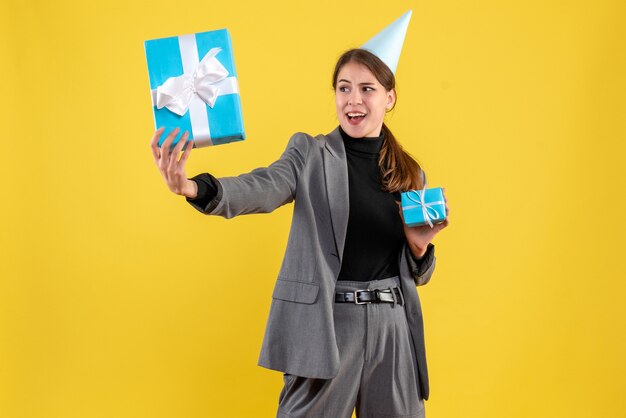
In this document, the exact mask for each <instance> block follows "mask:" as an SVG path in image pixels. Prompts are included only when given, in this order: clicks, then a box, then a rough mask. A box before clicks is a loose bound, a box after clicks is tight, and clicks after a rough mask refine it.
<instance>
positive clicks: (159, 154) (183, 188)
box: [150, 127, 198, 199]
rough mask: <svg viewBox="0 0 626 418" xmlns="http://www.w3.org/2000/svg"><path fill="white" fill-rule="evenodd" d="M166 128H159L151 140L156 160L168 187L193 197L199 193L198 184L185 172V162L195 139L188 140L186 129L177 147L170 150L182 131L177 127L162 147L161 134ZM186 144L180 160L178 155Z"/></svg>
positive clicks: (180, 193)
mask: <svg viewBox="0 0 626 418" xmlns="http://www.w3.org/2000/svg"><path fill="white" fill-rule="evenodd" d="M164 130H165V128H164V127H161V128H159V129H157V130H156V132H155V133H154V137H152V141H151V142H150V148H151V149H152V156H153V157H154V162H155V164H156V165H157V167H158V168H159V171H160V172H161V175H162V176H163V178H164V179H165V182H166V183H167V187H169V189H170V190H171V191H172V192H174V193H176V194H178V195H183V196H186V197H189V198H192V199H193V198H194V197H196V195H197V194H198V185H197V184H196V182H195V181H193V180H189V179H188V178H187V175H186V174H185V163H186V162H187V159H188V158H189V154H190V153H191V149H192V148H193V141H189V142H187V138H189V133H188V132H186V131H185V133H183V135H182V136H181V137H180V140H179V141H178V143H177V144H176V147H174V150H173V151H172V152H170V146H171V145H172V142H174V138H176V135H178V132H180V130H179V129H178V128H175V129H174V130H173V131H172V132H170V134H169V135H168V136H167V138H165V141H163V143H162V144H161V148H159V146H158V143H159V138H161V134H162V133H163V131H164ZM185 144H187V146H186V147H185V152H183V155H182V157H180V160H179V159H178V155H179V153H180V152H181V150H182V148H183V145H185Z"/></svg>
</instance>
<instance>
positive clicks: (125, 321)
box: [0, 0, 626, 418]
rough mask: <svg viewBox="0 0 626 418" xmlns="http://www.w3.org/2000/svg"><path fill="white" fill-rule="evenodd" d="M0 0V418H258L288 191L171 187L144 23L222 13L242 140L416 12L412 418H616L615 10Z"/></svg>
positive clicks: (205, 152)
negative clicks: (202, 207)
mask: <svg viewBox="0 0 626 418" xmlns="http://www.w3.org/2000/svg"><path fill="white" fill-rule="evenodd" d="M381 4H382V3H380V2H377V1H368V0H362V1H359V2H356V3H355V2H344V3H337V2H331V1H316V2H311V3H300V2H291V1H264V2H260V1H249V2H242V1H230V2H222V3H218V2H209V1H191V0H190V1H183V2H171V1H163V0H154V1H143V2H134V3H132V4H128V3H127V2H125V1H117V0H116V1H106V2H105V1H100V2H95V3H93V4H91V2H83V1H55V2H48V1H31V2H23V1H18V0H8V1H7V0H2V3H1V8H0V53H1V55H0V57H1V59H2V62H1V63H0V64H1V65H0V68H1V70H0V72H1V74H2V77H1V79H2V82H1V83H0V97H1V99H0V103H1V104H0V106H1V109H0V110H1V111H0V114H1V115H2V116H1V118H2V120H1V122H2V128H1V132H2V143H3V151H2V154H3V155H2V161H3V162H2V164H0V170H1V171H0V178H1V179H2V195H3V198H2V205H1V208H0V215H1V219H2V222H1V227H2V234H1V238H0V239H1V241H0V246H1V248H0V249H1V253H0V254H1V255H0V257H1V258H2V259H1V263H0V275H1V280H0V416H1V417H2V418H5V417H6V418H22V417H37V418H56V417H59V418H74V417H76V418H78V417H81V418H82V417H88V418H99V417H107V418H109V417H116V418H126V417H129V418H130V417H132V418H138V417H155V418H157V417H168V418H171V417H182V418H192V417H272V416H275V410H276V405H277V400H278V394H279V392H280V389H281V387H282V376H281V374H280V373H276V372H273V371H269V370H267V369H263V368H261V367H258V366H256V361H257V358H258V353H259V350H260V345H261V340H262V336H263V331H264V326H265V321H266V319H267V314H268V311H269V306H270V301H271V291H272V287H273V285H274V280H275V277H276V273H277V271H278V268H279V266H280V262H281V259H282V255H283V251H284V247H285V244H286V238H287V233H288V229H289V224H290V216H291V210H292V207H291V206H290V205H288V206H285V207H282V208H280V209H278V210H277V211H275V212H274V213H273V214H270V215H252V216H243V217H240V218H235V219H232V220H225V219H222V218H217V217H207V216H203V215H202V214H200V213H199V212H197V211H196V210H195V209H193V208H192V207H191V206H190V205H188V204H187V203H186V202H185V200H184V198H182V197H180V196H175V195H174V194H172V193H170V192H169V191H168V189H167V187H166V186H165V183H164V182H163V180H162V179H161V176H160V175H159V172H158V171H157V168H156V166H155V165H154V162H153V161H152V156H151V153H150V150H149V141H150V138H151V136H152V133H153V131H154V125H153V119H152V112H151V108H150V94H149V82H148V75H147V69H146V62H145V56H144V49H143V41H144V40H146V39H153V38H158V37H164V36H173V35H179V34H186V33H193V32H201V31H206V30H212V29H220V28H223V27H228V28H229V29H230V31H231V35H232V37H233V44H234V54H235V61H236V65H237V70H238V73H239V79H240V88H241V92H242V102H243V112H244V121H245V127H246V131H247V135H248V139H247V140H246V141H244V142H240V143H236V144H229V145H223V146H219V147H215V148H212V149H207V148H201V149H196V150H194V151H193V152H192V155H191V158H190V160H189V162H188V172H187V174H188V176H189V177H191V176H192V175H195V174H197V173H200V172H205V171H208V172H211V173H213V174H215V175H217V176H224V175H235V174H238V173H243V172H247V171H249V170H251V169H253V168H255V167H259V166H264V165H267V164H269V163H271V162H272V161H274V160H275V159H276V158H278V156H279V155H280V153H281V152H282V151H283V149H284V147H285V145H286V143H287V140H288V139H289V137H290V135H291V134H292V133H294V132H296V131H305V132H309V133H311V134H317V133H327V132H329V131H331V130H332V129H333V128H334V127H335V126H336V123H337V122H336V118H335V110H334V98H333V93H332V88H331V87H330V82H331V80H330V78H331V73H332V70H333V65H334V62H335V60H336V59H337V58H338V56H339V55H340V53H341V52H342V51H344V50H345V49H347V48H349V47H356V46H359V45H360V44H361V43H363V42H365V41H366V40H367V39H369V38H370V37H371V36H373V35H374V34H376V33H377V32H378V31H379V30H381V29H382V28H383V27H384V26H386V25H387V24H388V23H390V22H391V21H393V20H394V19H395V18H397V17H398V16H400V15H401V14H402V13H404V12H405V11H406V10H408V9H411V8H412V9H413V12H414V13H413V19H412V21H411V24H410V26H409V31H408V35H407V39H406V41H405V45H404V51H403V55H402V58H401V59H400V63H399V67H398V73H397V76H398V96H399V101H398V105H397V107H396V110H395V111H394V112H393V114H391V115H390V117H389V118H388V123H389V125H390V127H391V129H392V130H393V131H394V133H395V134H396V135H397V137H398V138H399V139H400V140H401V142H402V143H403V144H404V145H405V147H406V149H407V150H408V151H409V152H411V153H412V154H413V155H414V156H415V157H416V158H417V159H418V160H419V161H420V162H421V163H422V165H423V166H424V167H425V169H426V170H427V172H428V174H429V181H430V184H431V185H432V186H443V187H445V188H446V191H447V196H448V199H449V204H450V209H451V224H450V227H449V228H447V229H446V230H444V231H443V232H442V233H441V234H440V235H439V236H437V238H436V239H435V243H436V245H437V257H438V266H437V269H436V272H435V275H434V277H433V279H432V281H431V282H430V283H429V284H428V285H427V286H425V287H422V288H420V289H419V291H420V295H421V298H422V303H423V307H424V315H425V326H426V342H427V350H428V359H429V369H430V375H431V399H430V400H429V401H428V402H427V403H426V408H427V416H429V417H430V418H459V417H463V418H474V417H475V418H488V417H510V418H516V417H534V418H535V417H568V418H574V417H623V416H624V411H625V410H626V397H625V396H624V389H625V388H626V387H625V383H624V376H626V358H625V357H626V356H625V355H626V340H625V329H626V328H625V325H626V324H625V322H626V321H625V319H626V303H624V302H625V299H626V294H625V293H626V292H625V290H626V274H625V273H626V271H625V269H624V256H623V253H624V248H625V240H624V233H625V232H626V228H624V226H625V223H624V221H623V217H624V214H625V212H626V211H625V205H624V203H625V199H624V186H625V184H624V177H625V176H624V174H623V173H622V168H623V167H624V165H625V162H624V161H625V157H626V153H625V152H624V151H625V150H626V147H625V146H624V141H625V140H626V122H625V121H626V118H625V116H626V101H625V97H626V81H625V76H624V75H625V74H626V52H625V51H626V26H624V21H625V20H626V3H624V2H623V1H622V0H613V1H610V0H604V1H600V0H597V1H594V2H591V1H566V0H563V1H545V0H531V1H496V0H493V1H473V2H467V1H437V2H431V1H392V2H384V6H385V7H381Z"/></svg>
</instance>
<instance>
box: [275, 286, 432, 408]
mask: <svg viewBox="0 0 626 418" xmlns="http://www.w3.org/2000/svg"><path fill="white" fill-rule="evenodd" d="M390 287H398V288H401V286H400V279H399V278H398V277H397V276H396V277H390V278H387V279H383V280H373V281H371V282H348V281H338V282H337V285H336V288H335V290H336V291H338V292H346V291H354V290H361V289H389V288H390ZM334 306H335V309H334V313H333V315H334V322H335V334H336V337H337V346H338V348H339V355H340V364H341V366H340V370H339V373H338V374H337V376H335V377H334V378H333V379H312V378H307V377H302V376H295V375H291V374H287V373H285V374H284V375H283V380H284V386H283V389H282V390H281V392H280V395H279V399H278V412H277V417H279V418H350V417H351V416H352V412H353V410H354V408H355V407H356V416H357V417H358V418H396V417H397V418H400V417H402V418H424V417H425V411H424V401H423V399H422V396H421V394H420V393H419V385H418V384H417V362H416V360H415V354H414V353H415V349H414V347H413V343H412V341H411V336H410V335H409V328H408V325H407V321H406V314H405V311H404V303H403V300H399V301H398V303H397V304H392V303H384V302H383V303H371V304H364V305H356V304H354V303H335V305H334Z"/></svg>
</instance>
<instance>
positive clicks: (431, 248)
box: [404, 242, 436, 286]
mask: <svg viewBox="0 0 626 418" xmlns="http://www.w3.org/2000/svg"><path fill="white" fill-rule="evenodd" d="M404 251H406V260H407V263H409V271H410V272H411V274H412V275H413V278H414V279H415V285H416V286H423V285H425V284H426V283H428V282H429V281H430V278H431V277H432V275H433V271H435V261H436V258H435V245H434V244H432V243H430V244H428V247H427V248H426V253H425V254H424V256H423V257H422V258H421V259H419V260H417V259H415V257H414V256H413V253H412V252H411V249H410V248H409V246H408V244H407V243H406V242H405V243H404Z"/></svg>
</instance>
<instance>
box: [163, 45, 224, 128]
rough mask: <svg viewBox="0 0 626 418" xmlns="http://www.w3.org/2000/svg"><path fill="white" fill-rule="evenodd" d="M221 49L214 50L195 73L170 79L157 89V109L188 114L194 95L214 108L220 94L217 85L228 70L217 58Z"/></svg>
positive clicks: (208, 53) (205, 57)
mask: <svg viewBox="0 0 626 418" xmlns="http://www.w3.org/2000/svg"><path fill="white" fill-rule="evenodd" d="M221 50H222V49H221V48H213V49H211V50H210V51H209V52H207V54H206V55H205V56H204V58H202V61H200V63H199V64H198V65H197V66H196V68H194V70H193V73H192V74H189V73H185V74H183V75H181V76H178V77H170V78H168V79H167V80H166V81H165V83H163V84H162V85H161V86H159V87H158V88H157V92H156V105H157V109H161V108H163V107H167V108H168V109H169V110H171V111H172V112H174V113H176V114H177V115H179V116H182V115H184V114H185V113H187V109H189V103H190V102H191V99H193V97H194V95H197V96H198V97H199V98H200V99H202V101H204V102H205V103H206V104H208V105H209V107H211V108H213V106H214V105H215V100H216V99H217V96H218V94H219V86H218V85H217V83H219V82H220V81H222V80H224V79H226V77H227V76H228V70H227V69H226V68H224V66H223V65H222V64H221V63H220V62H219V61H218V60H217V58H215V56H216V55H217V54H218V53H219V52H220V51H221Z"/></svg>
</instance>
